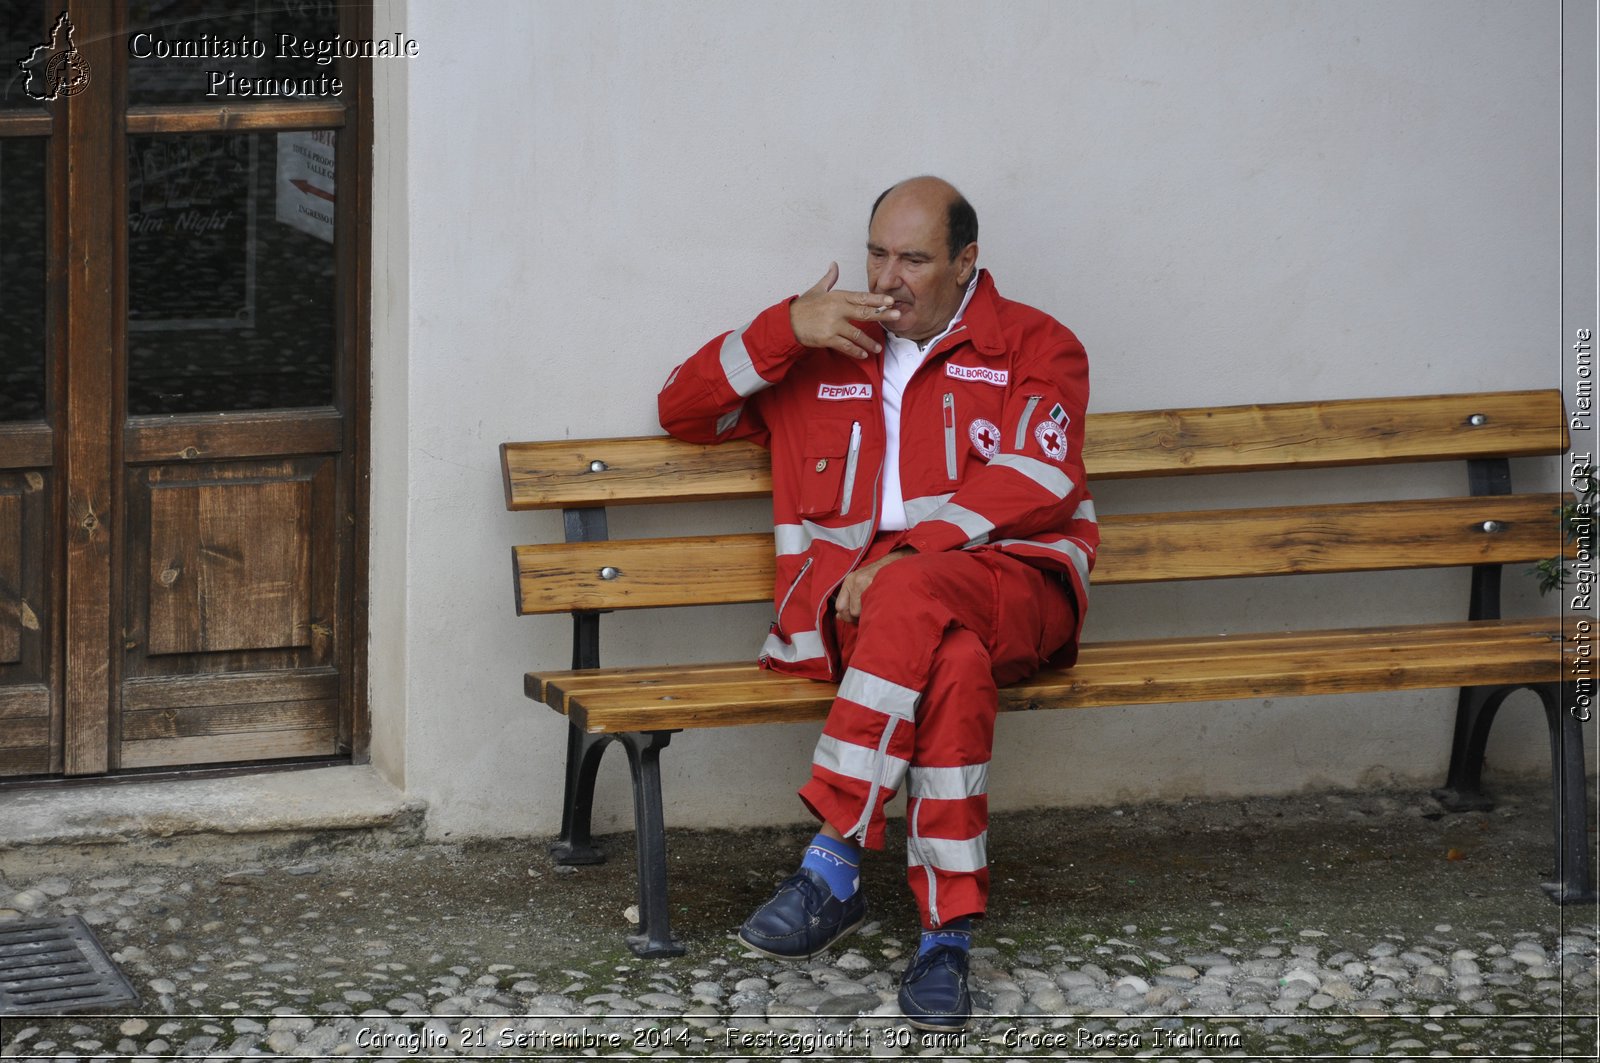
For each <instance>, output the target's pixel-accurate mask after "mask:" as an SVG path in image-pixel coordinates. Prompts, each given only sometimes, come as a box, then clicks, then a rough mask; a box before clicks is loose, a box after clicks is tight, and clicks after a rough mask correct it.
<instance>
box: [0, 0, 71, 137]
mask: <svg viewBox="0 0 1600 1063" xmlns="http://www.w3.org/2000/svg"><path fill="white" fill-rule="evenodd" d="M61 7H63V8H64V7H66V4H65V3H63V4H61ZM57 17H58V13H57V12H55V11H51V12H50V13H49V17H48V21H47V19H46V13H45V7H44V5H43V4H41V3H40V2H39V0H0V113H4V112H6V111H11V112H13V113H15V112H19V111H20V112H26V111H38V110H41V109H42V108H43V107H44V102H43V100H42V98H41V97H43V96H45V95H48V93H49V77H50V74H51V71H50V69H49V67H50V63H51V61H52V60H56V62H57V68H56V71H55V72H56V73H58V74H59V73H61V66H62V65H64V63H65V62H66V61H64V60H57V59H56V56H57V55H59V54H61V51H62V50H61V49H57V48H55V47H54V44H55V43H56V42H54V41H52V39H51V32H50V31H51V29H52V23H53V22H54V20H55V19H56V18H57ZM63 43H64V42H63ZM41 46H43V47H42V48H41ZM23 64H26V66H24V65H23Z"/></svg>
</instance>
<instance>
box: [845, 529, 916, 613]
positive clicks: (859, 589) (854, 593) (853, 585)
mask: <svg viewBox="0 0 1600 1063" xmlns="http://www.w3.org/2000/svg"><path fill="white" fill-rule="evenodd" d="M914 553H916V551H915V550H913V549H911V547H909V546H902V547H900V548H899V549H897V550H890V551H889V552H888V553H887V554H884V555H883V556H882V557H880V558H878V560H876V561H874V562H872V563H871V564H870V565H862V566H861V567H860V568H858V569H856V570H855V571H854V572H852V573H850V575H848V576H846V577H845V578H844V582H843V583H841V584H839V593H838V594H836V595H834V596H833V605H834V610H835V611H836V612H837V614H838V617H839V619H840V620H843V621H845V622H846V623H850V624H854V623H855V622H856V621H858V620H860V619H861V602H862V599H863V598H864V597H865V596H866V593H867V588H868V587H870V586H872V581H873V580H874V579H876V578H877V576H878V570H879V569H881V568H882V567H883V566H885V565H887V564H888V563H889V562H891V561H898V560H900V558H902V557H907V556H909V555H911V554H914Z"/></svg>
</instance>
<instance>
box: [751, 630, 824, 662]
mask: <svg viewBox="0 0 1600 1063" xmlns="http://www.w3.org/2000/svg"><path fill="white" fill-rule="evenodd" d="M824 652H825V651H824V649H823V646H822V635H821V633H820V632H816V631H799V632H796V633H795V634H793V635H790V636H789V641H788V642H784V641H783V639H782V638H780V637H779V636H778V634H777V633H776V632H774V633H772V634H771V635H768V636H767V641H766V642H764V643H762V645H761V656H763V657H776V658H777V659H778V660H780V661H787V662H788V663H789V664H794V663H795V662H797V661H812V660H815V659H817V658H818V657H821V656H822V655H823V653H824Z"/></svg>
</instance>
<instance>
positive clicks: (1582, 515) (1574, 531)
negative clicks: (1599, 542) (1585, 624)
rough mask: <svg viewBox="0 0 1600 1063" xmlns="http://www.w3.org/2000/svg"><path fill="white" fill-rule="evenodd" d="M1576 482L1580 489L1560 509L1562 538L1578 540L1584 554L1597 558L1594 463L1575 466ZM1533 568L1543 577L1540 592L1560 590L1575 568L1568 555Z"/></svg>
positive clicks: (1545, 561)
mask: <svg viewBox="0 0 1600 1063" xmlns="http://www.w3.org/2000/svg"><path fill="white" fill-rule="evenodd" d="M1572 483H1573V484H1574V486H1576V487H1577V488H1578V490H1577V493H1576V494H1575V495H1574V496H1573V497H1572V498H1569V499H1568V500H1567V501H1566V502H1564V503H1562V506H1561V509H1560V510H1559V511H1558V512H1559V513H1560V515H1561V527H1562V530H1563V531H1564V532H1565V534H1564V536H1563V539H1562V542H1563V543H1564V544H1571V543H1577V544H1578V545H1579V549H1578V553H1579V555H1580V556H1586V557H1590V558H1593V557H1594V548H1595V520H1596V513H1595V505H1596V482H1595V467H1594V465H1592V464H1589V465H1580V466H1578V467H1577V468H1575V469H1573V470H1572ZM1529 571H1530V572H1531V573H1533V574H1534V575H1536V576H1538V577H1539V593H1540V594H1549V593H1550V592H1551V591H1553V590H1558V589H1560V588H1561V587H1563V586H1565V585H1566V583H1567V581H1568V580H1569V579H1571V578H1572V570H1571V569H1569V568H1567V564H1566V558H1565V557H1547V558H1545V559H1544V560H1543V561H1540V562H1539V563H1538V564H1537V565H1535V566H1534V567H1533V568H1532V569H1530V570H1529Z"/></svg>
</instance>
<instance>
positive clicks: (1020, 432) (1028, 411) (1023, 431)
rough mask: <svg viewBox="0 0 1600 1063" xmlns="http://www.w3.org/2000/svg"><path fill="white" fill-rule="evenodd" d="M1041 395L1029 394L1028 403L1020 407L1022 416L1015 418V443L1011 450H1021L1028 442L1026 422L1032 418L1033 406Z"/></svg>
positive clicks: (1037, 403)
mask: <svg viewBox="0 0 1600 1063" xmlns="http://www.w3.org/2000/svg"><path fill="white" fill-rule="evenodd" d="M1042 398H1044V396H1043V395H1029V396H1028V404H1027V405H1026V406H1024V407H1023V408H1022V416H1021V417H1020V418H1019V419H1018V420H1017V445H1016V446H1014V447H1012V448H1011V449H1012V450H1021V449H1022V447H1023V445H1024V444H1026V443H1027V442H1028V422H1029V421H1031V420H1033V408H1034V407H1035V406H1037V405H1039V400H1040V399H1042Z"/></svg>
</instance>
